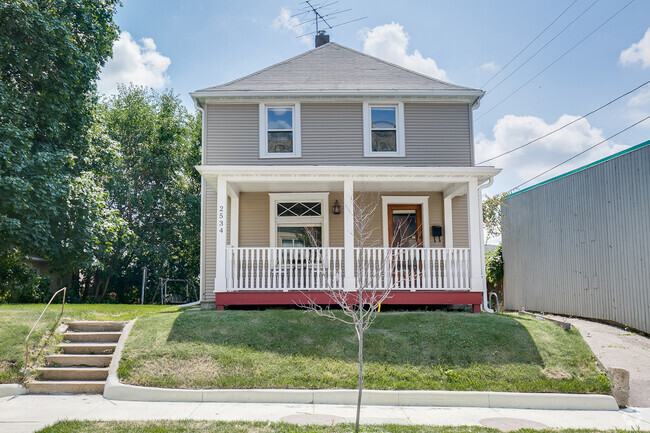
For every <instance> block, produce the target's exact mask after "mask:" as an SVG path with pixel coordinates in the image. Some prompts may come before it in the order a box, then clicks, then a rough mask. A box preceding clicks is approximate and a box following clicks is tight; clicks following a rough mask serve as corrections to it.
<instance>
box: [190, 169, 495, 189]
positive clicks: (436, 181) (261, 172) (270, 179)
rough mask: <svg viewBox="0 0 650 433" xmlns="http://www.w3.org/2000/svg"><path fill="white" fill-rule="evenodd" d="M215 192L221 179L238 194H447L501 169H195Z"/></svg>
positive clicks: (482, 179)
mask: <svg viewBox="0 0 650 433" xmlns="http://www.w3.org/2000/svg"><path fill="white" fill-rule="evenodd" d="M196 169H197V170H198V171H199V172H200V173H201V176H203V178H204V179H205V180H206V181H207V182H208V184H209V185H210V186H211V187H212V188H214V189H215V190H216V188H217V178H218V177H219V176H223V177H224V178H226V179H227V180H228V182H229V185H230V186H231V187H232V188H236V189H237V190H238V191H277V192H285V191H297V190H301V191H343V181H345V180H352V181H355V182H359V183H361V184H362V186H363V188H362V189H363V190H365V191H382V190H383V191H447V190H450V189H458V188H461V187H462V186H463V185H466V184H467V182H468V181H469V180H470V179H476V181H477V183H478V184H479V185H480V184H482V183H484V182H486V181H488V180H489V179H491V178H492V177H494V176H495V175H496V174H498V173H499V172H500V171H501V169H498V168H495V167H483V166H481V167H368V166H281V165H278V166H264V167H260V166H241V165H201V166H196Z"/></svg>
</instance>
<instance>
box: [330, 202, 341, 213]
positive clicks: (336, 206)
mask: <svg viewBox="0 0 650 433" xmlns="http://www.w3.org/2000/svg"><path fill="white" fill-rule="evenodd" d="M332 213H333V214H334V215H338V214H340V213H341V205H340V204H339V201H338V200H336V201H335V202H334V206H332Z"/></svg>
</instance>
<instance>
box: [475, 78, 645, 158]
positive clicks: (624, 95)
mask: <svg viewBox="0 0 650 433" xmlns="http://www.w3.org/2000/svg"><path fill="white" fill-rule="evenodd" d="M648 83H650V80H649V81H646V82H645V83H643V84H641V85H640V86H637V87H635V88H634V89H632V90H630V91H629V92H625V93H623V94H622V95H620V96H618V97H616V98H614V99H612V100H611V101H609V102H608V103H606V104H604V105H601V106H600V107H598V108H596V109H595V110H592V111H590V112H589V113H587V114H584V115H582V116H580V117H578V118H577V119H575V120H572V121H571V122H569V123H567V124H565V125H563V126H560V127H559V128H557V129H554V130H553V131H551V132H549V133H547V134H544V135H542V136H541V137H537V138H535V139H534V140H530V141H529V142H527V143H524V144H522V145H521V146H517V147H515V148H513V149H510V150H508V151H506V152H503V153H501V154H499V155H497V156H493V157H492V158H489V159H486V160H484V161H481V162H477V163H476V165H479V164H483V163H486V162H489V161H492V160H494V159H497V158H501V157H502V156H505V155H508V154H509V153H512V152H514V151H516V150H519V149H521V148H523V147H526V146H528V145H529V144H533V143H535V142H536V141H539V140H541V139H543V138H546V137H548V136H549V135H551V134H555V133H556V132H558V131H561V130H562V129H564V128H566V127H567V126H571V125H573V124H574V123H576V122H578V121H580V120H582V119H584V118H586V117H587V116H590V115H592V114H594V113H595V112H597V111H600V110H602V109H603V108H605V107H607V106H609V105H611V104H613V103H614V102H616V101H618V100H619V99H621V98H624V97H626V96H627V95H629V94H630V93H634V92H636V91H637V90H639V89H640V88H641V87H643V86H645V85H647V84H648Z"/></svg>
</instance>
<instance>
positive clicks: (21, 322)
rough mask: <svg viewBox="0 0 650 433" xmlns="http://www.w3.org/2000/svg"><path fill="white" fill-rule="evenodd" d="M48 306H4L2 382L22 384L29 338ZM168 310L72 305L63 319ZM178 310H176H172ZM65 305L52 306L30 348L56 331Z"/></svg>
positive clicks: (125, 316)
mask: <svg viewBox="0 0 650 433" xmlns="http://www.w3.org/2000/svg"><path fill="white" fill-rule="evenodd" d="M43 308H45V305H44V304H20V305H7V304H0V342H1V344H0V383H18V382H21V381H22V380H23V376H22V373H21V369H22V368H23V364H24V363H25V362H24V357H25V337H27V334H28V333H29V330H30V329H31V328H32V326H33V325H34V323H36V320H37V319H38V316H40V314H41V312H42V311H43ZM167 308H168V307H167V306H165V307H161V306H159V305H144V306H140V305H115V304H98V305H89V304H81V305H71V304H66V306H65V309H64V312H63V317H62V318H61V319H62V320H64V321H65V320H70V319H77V320H79V319H82V320H131V319H133V318H134V317H136V316H140V315H143V314H151V313H158V312H161V311H162V310H164V309H167ZM167 311H174V312H175V311H177V308H176V307H172V309H171V310H167ZM60 313H61V304H60V303H59V304H52V305H50V308H49V309H48V310H47V312H46V313H45V315H44V316H43V318H42V319H41V322H40V323H39V325H38V327H37V328H36V329H35V330H34V333H33V334H32V336H31V337H30V343H29V344H30V347H34V346H36V345H37V344H38V343H39V342H40V341H41V339H42V338H43V336H44V335H45V333H46V332H49V331H52V330H53V329H55V328H56V324H57V323H60V322H57V320H58V319H60Z"/></svg>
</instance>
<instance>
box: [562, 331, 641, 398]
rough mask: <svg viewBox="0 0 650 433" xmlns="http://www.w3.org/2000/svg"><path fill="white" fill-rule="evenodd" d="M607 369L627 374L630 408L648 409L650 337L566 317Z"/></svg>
mask: <svg viewBox="0 0 650 433" xmlns="http://www.w3.org/2000/svg"><path fill="white" fill-rule="evenodd" d="M567 321H568V322H569V323H571V324H572V325H573V326H575V327H576V329H578V331H580V334H581V335H582V337H583V338H584V339H585V341H586V342H587V344H588V345H589V347H590V348H591V351H592V352H594V355H596V357H597V358H598V359H599V360H600V362H601V363H602V364H603V365H604V366H605V367H606V368H612V367H615V368H623V369H625V370H627V371H629V372H630V401H629V406H632V407H650V338H648V337H644V336H643V335H640V334H637V333H635V332H632V331H629V330H627V329H623V328H619V327H617V326H613V325H607V324H605V323H601V322H593V321H591V320H583V319H576V318H568V319H567Z"/></svg>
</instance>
